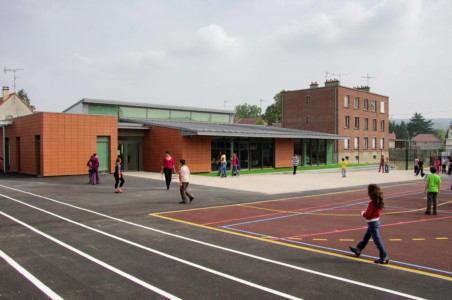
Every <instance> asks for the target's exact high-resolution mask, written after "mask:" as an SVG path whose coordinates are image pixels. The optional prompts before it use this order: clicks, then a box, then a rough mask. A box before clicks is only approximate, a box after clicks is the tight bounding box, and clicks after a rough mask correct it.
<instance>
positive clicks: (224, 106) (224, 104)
mask: <svg viewBox="0 0 452 300" xmlns="http://www.w3.org/2000/svg"><path fill="white" fill-rule="evenodd" d="M229 102H231V101H224V102H223V108H224V109H226V103H229Z"/></svg>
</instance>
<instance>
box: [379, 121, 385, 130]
mask: <svg viewBox="0 0 452 300" xmlns="http://www.w3.org/2000/svg"><path fill="white" fill-rule="evenodd" d="M380 131H385V120H381V121H380Z"/></svg>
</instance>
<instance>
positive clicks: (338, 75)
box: [331, 73, 347, 81]
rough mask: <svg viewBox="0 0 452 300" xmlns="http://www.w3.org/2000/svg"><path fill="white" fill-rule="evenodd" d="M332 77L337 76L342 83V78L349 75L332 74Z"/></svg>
mask: <svg viewBox="0 0 452 300" xmlns="http://www.w3.org/2000/svg"><path fill="white" fill-rule="evenodd" d="M331 75H333V76H337V77H338V78H339V81H341V77H342V76H346V75H347V74H335V73H331Z"/></svg>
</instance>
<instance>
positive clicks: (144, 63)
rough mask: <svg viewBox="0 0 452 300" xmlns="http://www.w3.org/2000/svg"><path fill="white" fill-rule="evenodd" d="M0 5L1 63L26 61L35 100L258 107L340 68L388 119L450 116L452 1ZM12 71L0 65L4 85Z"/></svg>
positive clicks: (164, 0) (6, 1) (130, 0)
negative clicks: (366, 89)
mask: <svg viewBox="0 0 452 300" xmlns="http://www.w3.org/2000/svg"><path fill="white" fill-rule="evenodd" d="M0 4H1V7H2V14H1V15H0V34H1V35H0V36H1V41H2V47H0V63H1V65H0V67H2V69H3V70H2V71H4V70H5V68H7V69H8V70H12V69H21V70H18V71H17V72H16V75H17V79H16V91H18V90H20V89H24V90H25V91H26V92H27V93H28V96H29V98H30V99H31V104H33V105H34V106H35V107H36V109H37V110H38V111H53V112H61V111H63V110H64V109H66V108H68V107H70V106H71V105H72V104H74V103H76V102H77V101H79V100H81V99H82V98H96V99H105V100H117V101H127V102H142V103H148V104H165V105H177V106H188V107H202V108H212V109H231V110H232V109H234V108H235V106H237V105H240V104H244V103H248V104H250V105H257V106H260V107H261V108H262V109H263V111H265V108H266V107H267V106H268V105H271V104H272V103H273V102H274V99H273V98H274V96H275V95H276V94H277V93H279V92H280V91H282V90H299V89H306V88H309V84H310V83H311V82H313V81H317V82H318V83H319V84H320V86H323V85H324V82H325V80H326V79H333V78H337V79H340V81H341V85H343V86H347V87H355V86H362V85H367V83H369V86H370V88H371V92H374V93H377V94H381V95H385V96H389V102H390V105H389V115H390V119H409V118H411V117H412V116H413V115H414V113H415V112H419V113H421V114H422V115H423V116H424V117H426V118H430V119H431V118H452V93H451V92H450V91H451V89H450V87H451V86H452V85H451V83H452V55H451V54H452V51H451V50H452V1H450V0H361V1H357V0H356V1H355V0H351V1H340V0H298V1H295V0H254V1H253V0H227V1H226V0H223V1H220V0H218V1H214V0H199V1H194V0H192V1H190V0H161V1H160V0H127V1H123V0H15V1H10V0H0ZM13 74H14V73H13V72H11V71H7V72H1V74H0V84H1V85H2V86H9V87H10V90H11V91H13V83H14V79H13V77H14V76H13ZM333 74H334V75H333ZM366 77H370V78H366Z"/></svg>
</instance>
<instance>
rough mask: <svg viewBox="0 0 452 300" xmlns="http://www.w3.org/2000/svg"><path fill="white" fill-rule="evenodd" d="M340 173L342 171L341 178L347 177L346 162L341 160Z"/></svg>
mask: <svg viewBox="0 0 452 300" xmlns="http://www.w3.org/2000/svg"><path fill="white" fill-rule="evenodd" d="M341 171H342V178H345V177H347V161H346V160H345V159H344V158H342V161H341Z"/></svg>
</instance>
